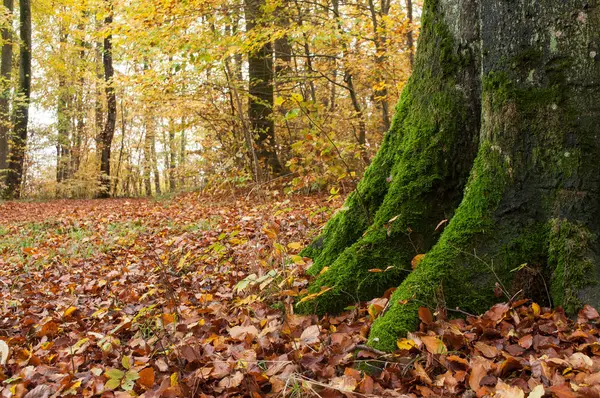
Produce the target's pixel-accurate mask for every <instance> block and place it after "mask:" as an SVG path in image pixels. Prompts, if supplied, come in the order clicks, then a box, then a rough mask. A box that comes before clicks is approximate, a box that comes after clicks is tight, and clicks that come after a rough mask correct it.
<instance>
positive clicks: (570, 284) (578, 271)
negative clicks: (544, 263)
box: [549, 218, 597, 314]
mask: <svg viewBox="0 0 600 398" xmlns="http://www.w3.org/2000/svg"><path fill="white" fill-rule="evenodd" d="M551 224H552V225H551V233H550V242H549V243H550V251H549V264H550V265H551V266H552V268H553V270H554V272H553V275H552V282H551V285H550V292H551V294H552V298H553V300H554V304H555V305H560V306H562V307H563V308H564V309H565V311H566V312H567V313H569V314H575V313H576V312H577V310H578V309H579V308H581V306H582V304H583V303H582V301H581V298H580V297H579V292H580V291H581V290H582V289H583V288H586V287H588V286H590V285H591V286H595V285H596V284H597V280H596V279H595V278H593V275H594V273H595V272H594V271H595V269H594V264H593V262H592V260H591V259H590V257H589V251H590V248H591V247H594V246H595V245H596V237H595V236H594V235H593V234H592V233H590V231H589V229H588V228H586V227H585V225H580V224H574V223H571V222H569V221H567V220H564V219H563V220H561V219H558V218H557V219H553V220H552V221H551Z"/></svg>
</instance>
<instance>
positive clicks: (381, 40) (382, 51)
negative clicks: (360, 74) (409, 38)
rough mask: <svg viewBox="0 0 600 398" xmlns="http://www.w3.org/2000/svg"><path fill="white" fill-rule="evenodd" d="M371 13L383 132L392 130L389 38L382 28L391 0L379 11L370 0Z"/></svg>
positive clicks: (376, 95) (382, 2)
mask: <svg viewBox="0 0 600 398" xmlns="http://www.w3.org/2000/svg"><path fill="white" fill-rule="evenodd" d="M409 1H410V0H409ZM369 11H370V12H371V24H372V28H373V37H374V41H375V65H376V66H377V68H376V71H375V74H376V77H377V80H378V81H377V82H376V84H377V88H376V89H375V92H374V97H375V101H376V102H378V103H379V105H380V106H381V125H382V128H383V131H388V129H389V128H390V112H389V102H388V89H387V79H386V78H385V71H384V64H385V61H386V58H387V44H386V42H387V38H386V36H385V34H384V33H382V32H383V29H384V28H383V27H382V26H381V25H382V23H383V20H384V19H385V18H386V17H387V16H388V15H389V11H390V2H389V0H381V4H380V7H379V10H378V9H377V8H376V6H375V1H374V0H369Z"/></svg>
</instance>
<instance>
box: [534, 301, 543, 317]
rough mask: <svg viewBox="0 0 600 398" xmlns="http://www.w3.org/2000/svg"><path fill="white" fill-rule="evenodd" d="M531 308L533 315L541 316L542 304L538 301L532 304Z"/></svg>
mask: <svg viewBox="0 0 600 398" xmlns="http://www.w3.org/2000/svg"><path fill="white" fill-rule="evenodd" d="M531 309H532V310H533V316H535V317H538V316H540V313H541V311H542V309H541V308H540V306H539V305H538V304H537V303H533V304H531Z"/></svg>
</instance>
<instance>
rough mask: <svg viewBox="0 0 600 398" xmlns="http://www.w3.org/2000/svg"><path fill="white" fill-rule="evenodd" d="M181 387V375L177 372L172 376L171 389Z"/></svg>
mask: <svg viewBox="0 0 600 398" xmlns="http://www.w3.org/2000/svg"><path fill="white" fill-rule="evenodd" d="M178 385H179V375H178V374H177V372H174V373H173V374H172V375H171V387H177V386H178Z"/></svg>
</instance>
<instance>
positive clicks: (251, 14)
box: [244, 0, 282, 181]
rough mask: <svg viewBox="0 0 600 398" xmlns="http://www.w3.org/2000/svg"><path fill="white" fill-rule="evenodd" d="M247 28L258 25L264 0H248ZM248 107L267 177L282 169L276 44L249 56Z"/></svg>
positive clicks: (263, 175) (262, 170)
mask: <svg viewBox="0 0 600 398" xmlns="http://www.w3.org/2000/svg"><path fill="white" fill-rule="evenodd" d="M244 4H245V13H246V30H247V31H250V30H252V29H253V28H254V27H255V26H256V21H257V20H258V19H259V18H260V16H261V14H262V10H261V8H262V6H263V5H264V4H265V3H264V0H245V3H244ZM248 78H249V89H248V92H249V105H248V106H249V111H248V117H249V119H250V123H251V131H252V134H253V135H254V144H255V145H256V147H257V151H256V152H257V158H258V162H259V172H260V175H259V176H256V177H257V179H258V180H259V181H266V180H268V178H269V175H271V174H273V175H278V174H279V173H281V171H282V167H281V163H280V162H279V159H278V157H277V151H276V148H277V146H276V141H275V125H274V123H273V115H272V114H273V101H274V98H273V46H272V45H271V43H270V42H266V43H264V44H263V45H262V46H261V47H260V48H259V49H258V50H257V51H256V52H253V53H251V54H250V55H249V56H248Z"/></svg>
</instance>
